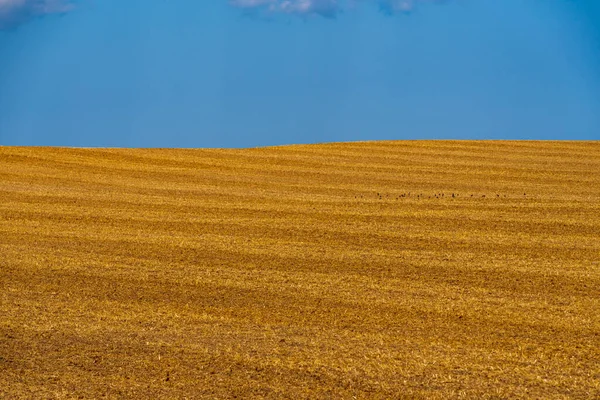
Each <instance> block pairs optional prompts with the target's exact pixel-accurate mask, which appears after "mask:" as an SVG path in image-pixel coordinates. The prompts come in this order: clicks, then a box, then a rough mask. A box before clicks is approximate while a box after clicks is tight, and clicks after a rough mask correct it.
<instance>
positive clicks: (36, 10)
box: [0, 0, 72, 30]
mask: <svg viewBox="0 0 600 400" xmlns="http://www.w3.org/2000/svg"><path fill="white" fill-rule="evenodd" d="M71 7H72V6H71V3H70V2H69V1H68V0H0V30H7V29H12V28H15V27H16V26H18V25H20V24H22V23H24V22H27V21H29V20H30V19H32V18H35V17H40V16H43V15H48V14H58V13H65V12H67V11H69V10H70V9H71Z"/></svg>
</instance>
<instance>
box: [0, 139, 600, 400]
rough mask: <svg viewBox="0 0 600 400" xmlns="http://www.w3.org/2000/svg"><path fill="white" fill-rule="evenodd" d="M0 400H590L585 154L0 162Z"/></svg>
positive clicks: (515, 146)
mask: <svg viewBox="0 0 600 400" xmlns="http://www.w3.org/2000/svg"><path fill="white" fill-rule="evenodd" d="M0 288H1V292H0V296H1V302H0V316H1V318H0V398H3V399H4V398H6V399H75V398H84V399H97V398H109V399H124V398H130V399H185V398H188V399H229V398H240V399H246V398H271V399H280V398H281V399H285V398H292V399H321V398H322V399H329V398H332V399H372V398H373V399H404V398H407V399H409V398H422V399H448V398H468V399H505V398H506V399H514V398H530V399H594V398H596V399H597V398H600V142H494V141H490V142H472V141H458V142H452V141H406V142H404V141H402V142H363V143H333V144H323V145H301V146H300V145H298V146H282V147H270V148H257V149H231V150H223V149H219V150H217V149H202V150H183V149H180V150H174V149H73V148H33V147H29V148H19V147H0Z"/></svg>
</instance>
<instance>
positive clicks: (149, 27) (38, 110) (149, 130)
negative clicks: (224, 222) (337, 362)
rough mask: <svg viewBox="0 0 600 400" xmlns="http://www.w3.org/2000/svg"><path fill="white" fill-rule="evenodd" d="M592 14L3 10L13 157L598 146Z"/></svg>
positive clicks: (88, 6)
mask: <svg viewBox="0 0 600 400" xmlns="http://www.w3.org/2000/svg"><path fill="white" fill-rule="evenodd" d="M598 3H600V2H598V1H595V0H580V1H577V0H445V1H438V0H412V1H409V0H339V1H336V0H285V1H284V0H233V1H228V0H202V1H199V0H127V1H122V0H93V1H92V0H78V1H71V2H68V1H62V0H0V145H61V146H84V147H87V146H109V147H254V146H264V145H276V144H290V143H315V142H330V141H354V140H388V139H448V138H455V139H578V140H600V6H599V4H598Z"/></svg>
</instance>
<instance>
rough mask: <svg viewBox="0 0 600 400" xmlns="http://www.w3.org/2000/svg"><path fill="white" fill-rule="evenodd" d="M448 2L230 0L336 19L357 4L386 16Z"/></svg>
mask: <svg viewBox="0 0 600 400" xmlns="http://www.w3.org/2000/svg"><path fill="white" fill-rule="evenodd" d="M444 1H447V0H229V3H230V4H231V5H233V6H235V7H239V8H243V9H246V10H256V11H263V12H267V13H272V14H277V13H283V14H295V15H311V14H312V15H320V16H323V17H327V18H332V17H335V16H336V15H337V14H339V13H341V12H342V11H344V10H345V9H348V8H354V6H356V4H357V3H371V4H374V5H377V6H378V7H379V9H380V10H381V11H382V12H383V13H385V14H395V13H407V12H410V11H412V10H413V9H414V8H415V7H416V6H418V5H419V4H421V3H441V2H444Z"/></svg>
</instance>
